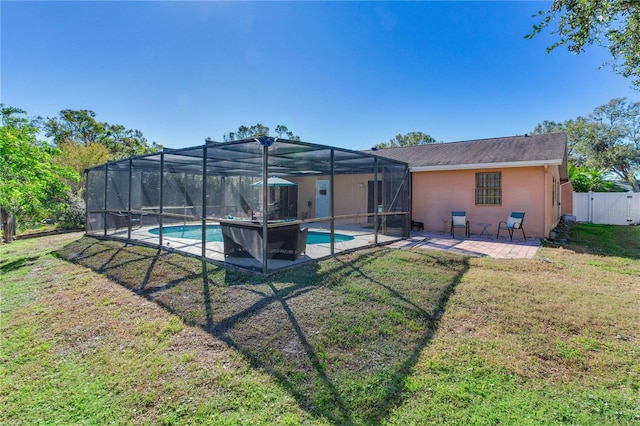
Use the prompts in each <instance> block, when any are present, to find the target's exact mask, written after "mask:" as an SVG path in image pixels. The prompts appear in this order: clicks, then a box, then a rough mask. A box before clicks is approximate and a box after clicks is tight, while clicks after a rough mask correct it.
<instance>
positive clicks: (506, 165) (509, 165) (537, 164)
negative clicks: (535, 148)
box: [410, 159, 562, 172]
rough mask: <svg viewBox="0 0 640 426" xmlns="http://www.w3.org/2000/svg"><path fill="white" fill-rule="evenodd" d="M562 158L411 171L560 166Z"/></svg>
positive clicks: (452, 165) (426, 167) (413, 169)
mask: <svg viewBox="0 0 640 426" xmlns="http://www.w3.org/2000/svg"><path fill="white" fill-rule="evenodd" d="M561 165H562V160H561V159H558V160H550V161H510V162H505V163H476V164H447V165H441V166H418V167H411V169H410V171H411V172H437V171H444V170H473V169H506V168H513V167H544V166H561Z"/></svg>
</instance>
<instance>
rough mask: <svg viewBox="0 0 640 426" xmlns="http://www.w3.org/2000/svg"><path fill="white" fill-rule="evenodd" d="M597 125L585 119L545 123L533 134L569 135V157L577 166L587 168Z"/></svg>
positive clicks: (578, 118) (538, 126) (537, 127)
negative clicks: (556, 133) (558, 133)
mask: <svg viewBox="0 0 640 426" xmlns="http://www.w3.org/2000/svg"><path fill="white" fill-rule="evenodd" d="M596 127H597V126H596V124H595V123H593V122H592V121H590V120H589V119H588V118H585V117H577V118H576V119H575V120H567V121H565V122H564V123H558V122H555V121H543V122H542V123H540V124H538V125H537V126H536V127H535V129H534V130H533V132H532V133H533V134H542V133H555V132H565V133H567V156H568V159H569V161H570V162H571V163H572V164H573V165H575V166H585V165H586V163H587V160H588V157H589V155H590V152H591V148H590V147H591V146H592V145H593V144H594V143H595V140H596V138H597V131H596Z"/></svg>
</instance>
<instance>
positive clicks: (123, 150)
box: [44, 109, 162, 164]
mask: <svg viewBox="0 0 640 426" xmlns="http://www.w3.org/2000/svg"><path fill="white" fill-rule="evenodd" d="M95 116H96V113H95V112H93V111H90V110H87V109H81V110H72V109H65V110H62V111H60V113H59V117H54V118H49V119H47V120H46V122H45V123H44V130H45V136H47V137H50V138H52V139H53V142H54V144H55V145H56V146H58V147H60V146H62V145H64V144H74V145H77V146H88V145H90V144H92V143H98V144H101V145H104V146H105V147H106V148H107V149H108V150H109V152H110V153H111V158H110V159H112V160H121V159H123V158H128V157H131V156H134V155H142V154H148V153H152V152H157V151H159V150H160V149H162V146H161V145H158V144H156V143H155V142H153V143H152V144H151V145H149V144H148V142H147V140H146V139H145V138H144V136H143V135H142V132H141V131H140V130H130V129H127V128H125V127H124V126H122V125H120V124H109V123H104V122H99V121H97V120H96V119H95ZM94 164H100V163H97V162H96V163H94Z"/></svg>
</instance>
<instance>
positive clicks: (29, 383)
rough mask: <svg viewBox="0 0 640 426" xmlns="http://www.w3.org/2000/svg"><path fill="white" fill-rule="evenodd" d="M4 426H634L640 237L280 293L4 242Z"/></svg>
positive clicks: (103, 252)
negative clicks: (77, 425)
mask: <svg viewBox="0 0 640 426" xmlns="http://www.w3.org/2000/svg"><path fill="white" fill-rule="evenodd" d="M0 283H1V284H0V291H1V301H0V314H1V317H0V336H1V337H2V342H1V346H0V363H1V368H0V406H2V407H3V408H2V410H0V416H1V417H0V423H2V424H34V423H50V424H70V423H90V424H97V423H114V424H215V425H219V424H229V425H236V424H238V425H239V424H249V425H256V424H265V425H266V424H289V425H297V424H331V425H333V424H354V425H359V424H366V425H377V424H394V425H409V424H447V425H449V424H461V425H462V424H465V425H466V424H581V425H582V424H594V425H595V424H607V425H608V424H638V423H639V422H640V408H639V407H640V228H638V227H605V226H596V225H575V226H574V228H573V230H572V237H571V240H570V243H569V245H568V246H566V247H559V248H554V247H544V248H541V249H540V250H539V252H538V256H537V258H536V259H531V260H506V259H489V258H470V257H463V256H458V255H453V254H448V253H443V252H437V251H427V250H422V249H416V250H398V249H389V248H378V249H371V250H366V251H360V252H356V253H351V254H348V255H341V256H338V257H336V258H335V259H329V260H325V261H322V262H318V263H310V264H307V265H304V266H301V267H298V268H295V269H292V270H289V271H284V272H281V273H279V274H275V275H272V276H270V277H268V278H265V277H258V276H255V275H251V274H245V273H239V272H231V271H226V270H224V269H221V268H218V267H216V266H214V265H211V264H207V263H202V262H201V261H199V260H197V259H194V258H191V257H183V256H180V255H178V254H173V253H165V252H158V251H157V250H154V249H150V248H145V247H137V246H127V245H126V244H123V243H121V242H116V241H104V240H98V239H93V238H87V237H83V236H82V235H79V234H65V235H57V236H51V237H43V238H37V239H30V240H19V241H16V242H14V243H12V244H9V245H0Z"/></svg>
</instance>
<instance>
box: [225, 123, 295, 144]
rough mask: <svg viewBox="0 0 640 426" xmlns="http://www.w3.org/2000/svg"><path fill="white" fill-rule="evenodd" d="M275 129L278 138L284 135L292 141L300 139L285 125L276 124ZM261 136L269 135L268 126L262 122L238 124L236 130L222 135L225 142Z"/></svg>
mask: <svg viewBox="0 0 640 426" xmlns="http://www.w3.org/2000/svg"><path fill="white" fill-rule="evenodd" d="M275 131H276V134H277V135H278V137H279V138H282V137H283V135H284V136H286V137H287V139H289V140H292V141H299V140H300V136H296V135H294V134H293V132H292V131H290V130H289V129H288V128H287V126H284V125H282V124H278V125H277V126H276V130H275ZM261 136H269V128H268V127H267V126H263V125H262V124H260V123H258V124H255V125H253V126H250V127H247V126H244V125H243V126H240V127H238V130H237V131H235V132H229V133H225V134H224V136H223V139H224V141H225V142H230V141H241V140H244V139H251V138H259V137H261Z"/></svg>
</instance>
